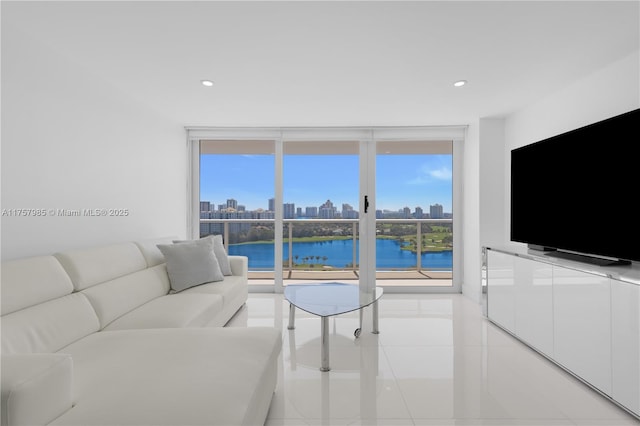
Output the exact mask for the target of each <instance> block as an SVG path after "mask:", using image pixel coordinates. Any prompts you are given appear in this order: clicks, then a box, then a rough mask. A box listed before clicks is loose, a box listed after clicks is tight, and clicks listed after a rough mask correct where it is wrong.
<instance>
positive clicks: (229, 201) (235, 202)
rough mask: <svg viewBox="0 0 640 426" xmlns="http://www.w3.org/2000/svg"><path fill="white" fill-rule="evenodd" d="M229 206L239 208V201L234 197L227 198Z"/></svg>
mask: <svg viewBox="0 0 640 426" xmlns="http://www.w3.org/2000/svg"><path fill="white" fill-rule="evenodd" d="M227 208H228V209H234V210H238V201H237V200H234V199H233V198H229V199H228V200H227Z"/></svg>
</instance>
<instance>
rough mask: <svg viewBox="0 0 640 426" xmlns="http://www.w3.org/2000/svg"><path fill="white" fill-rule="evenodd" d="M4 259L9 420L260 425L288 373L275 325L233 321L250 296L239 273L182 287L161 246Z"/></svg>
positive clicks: (234, 262)
mask: <svg viewBox="0 0 640 426" xmlns="http://www.w3.org/2000/svg"><path fill="white" fill-rule="evenodd" d="M172 242H173V239H172V238H162V239H154V240H146V241H138V242H126V243H122V244H114V245H109V246H101V247H94V248H88V249H82V250H73V251H67V252H62V253H56V254H54V255H51V256H39V257H33V258H27V259H18V260H12V261H8V262H4V263H3V264H2V299H1V314H2V318H1V320H2V407H1V410H2V425H45V424H56V425H107V424H108V425H205V424H206V425H216V424H217V425H244V424H247V425H249V424H250V425H258V424H264V421H265V419H266V416H267V413H268V410H269V406H270V403H271V398H272V395H273V392H274V391H275V387H276V381H277V368H278V367H277V360H278V356H279V354H280V350H281V344H282V338H281V335H280V332H279V331H278V330H276V329H274V328H268V327H264V328H262V327H255V328H237V327H233V328H225V327H222V326H223V325H225V324H226V323H227V322H228V321H229V319H230V318H231V317H232V316H233V315H234V314H235V313H236V312H237V310H238V309H239V308H240V307H242V306H243V304H244V303H245V302H246V299H247V294H248V284H247V258H246V257H241V256H228V262H229V266H230V269H231V274H230V275H226V276H224V279H223V280H221V281H217V282H211V283H205V284H202V285H196V286H192V287H190V288H188V289H186V290H183V291H179V292H175V293H173V292H172V290H171V282H170V281H171V280H170V277H169V275H168V273H167V266H166V263H165V257H164V256H163V254H162V253H161V252H160V250H159V249H158V245H159V244H172Z"/></svg>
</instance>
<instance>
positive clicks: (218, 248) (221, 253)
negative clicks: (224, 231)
mask: <svg viewBox="0 0 640 426" xmlns="http://www.w3.org/2000/svg"><path fill="white" fill-rule="evenodd" d="M203 240H213V254H214V255H215V257H216V259H218V264H219V265H220V270H221V271H222V275H225V276H229V275H233V273H232V272H231V264H230V263H229V255H228V254H227V251H226V250H225V248H224V243H223V242H222V235H207V236H206V237H204V238H201V239H199V240H173V242H174V243H176V244H180V243H187V242H193V241H203Z"/></svg>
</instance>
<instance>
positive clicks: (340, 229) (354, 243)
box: [200, 219, 453, 279]
mask: <svg viewBox="0 0 640 426" xmlns="http://www.w3.org/2000/svg"><path fill="white" fill-rule="evenodd" d="M283 223H284V225H285V226H286V229H284V230H283V243H284V244H285V247H286V250H283V271H284V272H285V273H286V274H287V276H285V278H291V277H292V273H294V272H298V273H299V272H300V271H307V272H314V273H316V274H320V273H321V272H325V273H328V272H329V271H327V269H330V271H331V272H335V271H345V272H346V271H351V272H352V273H353V274H355V275H356V276H357V270H358V219H284V220H283ZM452 223H453V221H452V219H377V220H376V228H377V233H378V235H377V237H378V238H379V239H391V240H394V239H395V240H396V241H400V240H402V241H403V242H402V244H406V240H407V239H412V238H415V240H413V241H412V245H411V247H410V250H408V251H410V252H411V253H412V254H413V256H412V259H415V264H411V265H407V264H406V260H405V264H404V265H386V266H384V267H381V266H378V267H377V269H378V271H379V272H383V271H385V272H387V276H389V274H388V272H389V271H396V272H411V271H413V272H414V275H413V276H414V277H416V274H415V273H416V272H417V273H421V272H422V271H429V272H430V273H431V274H427V275H423V276H422V278H431V277H438V278H445V279H446V278H449V279H450V278H451V272H452V263H451V264H450V265H445V266H439V267H434V266H433V265H423V262H422V258H423V256H422V254H423V253H425V249H424V248H423V242H424V241H423V236H425V235H424V234H425V233H424V230H423V225H425V224H426V225H431V226H437V225H440V226H445V227H448V229H449V231H448V232H451V230H450V225H451V224H452ZM200 224H218V225H221V226H218V227H217V229H215V230H214V231H215V232H210V233H215V234H218V233H221V234H222V235H223V239H224V242H225V246H226V248H227V251H228V252H229V243H230V242H231V243H232V244H233V243H238V242H240V243H250V242H251V241H239V240H238V236H239V235H240V234H241V233H242V232H245V237H246V233H247V232H248V231H249V230H251V228H252V227H253V228H254V231H255V230H256V229H261V228H267V231H266V233H267V234H268V233H269V229H271V230H273V229H274V226H275V220H274V219H200ZM233 224H237V225H236V226H235V228H237V229H235V230H232V227H233ZM305 225H306V226H307V227H309V225H317V226H316V227H315V230H316V231H317V230H318V229H323V231H324V233H325V234H326V233H327V232H328V230H330V229H332V228H331V225H333V229H334V230H335V234H332V235H325V236H324V238H323V237H321V236H319V235H317V234H314V235H313V236H314V237H315V238H311V239H307V241H309V242H322V241H335V240H343V241H346V240H349V241H350V243H351V255H350V262H348V263H347V264H345V265H344V266H338V265H334V266H326V265H325V266H324V267H320V268H314V266H321V265H317V264H316V265H314V264H312V263H302V264H300V263H297V262H296V261H297V260H298V259H299V257H298V256H297V255H296V253H294V249H295V247H294V243H295V242H296V239H297V240H298V241H299V240H300V238H299V237H296V235H299V233H298V234H296V232H295V231H296V226H298V228H297V229H298V230H300V226H302V227H304V226H305ZM324 225H326V226H324ZM399 225H400V226H399ZM407 226H413V227H415V231H413V232H412V233H411V234H410V233H409V232H410V231H411V230H410V228H407ZM320 227H321V228H320ZM394 227H395V229H394ZM201 229H202V227H201ZM233 231H235V232H233ZM262 231H264V229H262ZM345 231H346V234H345ZM394 231H396V232H398V231H401V234H402V235H397V234H394V233H393V232H394ZM201 234H202V236H204V235H207V234H209V232H204V233H203V232H201ZM450 235H452V234H450ZM254 237H255V236H254ZM443 249H448V250H449V251H450V250H451V249H452V245H451V244H446V243H443V242H442V241H439V246H438V251H440V252H441V251H442V250H443ZM427 252H429V251H428V250H427ZM318 257H320V258H322V257H321V256H315V258H316V259H317V258H318ZM405 257H406V256H405ZM309 258H311V262H313V259H314V256H309V257H306V258H303V259H302V260H306V259H309ZM250 271H252V272H259V271H260V272H263V273H264V272H267V273H269V272H273V265H271V268H268V267H267V268H265V267H262V268H260V267H253V268H251V267H250ZM433 272H439V273H435V274H434V273H433ZM382 275H384V274H382ZM429 275H431V276H429ZM397 276H398V274H395V277H397Z"/></svg>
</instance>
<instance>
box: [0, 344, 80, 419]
mask: <svg viewBox="0 0 640 426" xmlns="http://www.w3.org/2000/svg"><path fill="white" fill-rule="evenodd" d="M72 382H73V360H72V359H71V356H70V355H66V354H54V353H40V354H20V355H2V385H1V389H2V407H1V410H0V411H1V412H2V426H5V425H45V424H48V423H50V422H52V421H53V420H54V419H56V418H57V417H59V416H60V415H61V414H62V413H64V412H65V411H67V410H68V409H70V408H71V407H72V405H73V397H72Z"/></svg>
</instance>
